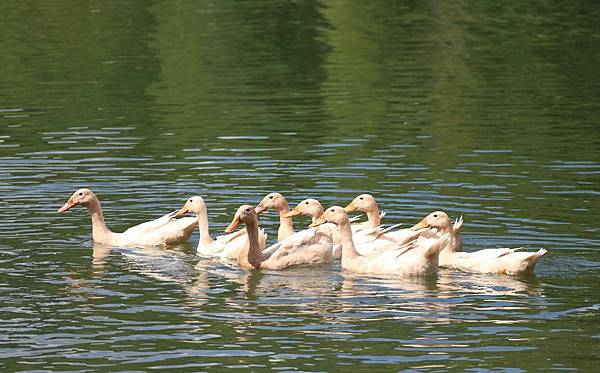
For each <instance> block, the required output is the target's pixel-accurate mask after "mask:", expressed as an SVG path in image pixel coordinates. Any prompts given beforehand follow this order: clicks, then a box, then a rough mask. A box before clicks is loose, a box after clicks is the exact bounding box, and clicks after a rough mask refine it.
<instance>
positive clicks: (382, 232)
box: [344, 194, 420, 255]
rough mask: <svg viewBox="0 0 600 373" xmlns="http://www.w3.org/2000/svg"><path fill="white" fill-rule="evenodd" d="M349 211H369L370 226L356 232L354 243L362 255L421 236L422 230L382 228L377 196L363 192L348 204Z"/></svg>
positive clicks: (345, 208) (380, 250) (347, 209)
mask: <svg viewBox="0 0 600 373" xmlns="http://www.w3.org/2000/svg"><path fill="white" fill-rule="evenodd" d="M344 210H345V211H346V212H347V213H348V212H353V211H356V210H358V211H363V212H366V213H367V217H368V219H369V220H368V221H367V223H368V227H367V228H365V229H362V230H360V231H358V232H353V233H354V236H353V237H354V243H355V245H356V249H357V250H358V252H359V253H361V254H362V255H370V254H372V253H377V252H383V251H385V250H387V249H389V248H394V247H396V246H397V245H398V244H405V243H408V242H410V241H413V240H415V239H417V237H419V234H420V232H418V231H415V230H411V229H409V228H407V229H400V230H395V231H394V230H391V229H392V228H394V227H395V226H392V227H390V228H386V229H382V228H381V225H380V224H381V217H382V215H381V214H380V212H379V206H377V202H376V201H375V198H374V197H373V196H372V195H370V194H361V195H359V196H357V197H356V198H354V200H352V202H350V203H349V204H348V206H346V207H344Z"/></svg>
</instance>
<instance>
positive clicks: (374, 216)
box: [367, 205, 381, 228]
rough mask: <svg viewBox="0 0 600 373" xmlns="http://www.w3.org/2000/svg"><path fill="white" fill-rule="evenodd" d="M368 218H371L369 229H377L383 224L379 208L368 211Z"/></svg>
mask: <svg viewBox="0 0 600 373" xmlns="http://www.w3.org/2000/svg"><path fill="white" fill-rule="evenodd" d="M367 217H368V218H369V227H370V228H376V227H378V226H379V225H380V224H381V216H380V214H379V207H377V205H375V207H374V208H372V209H370V210H369V211H367Z"/></svg>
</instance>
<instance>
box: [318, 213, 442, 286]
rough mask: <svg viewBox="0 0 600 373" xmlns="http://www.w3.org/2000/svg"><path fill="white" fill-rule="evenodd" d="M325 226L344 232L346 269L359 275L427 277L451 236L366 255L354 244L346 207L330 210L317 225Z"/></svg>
mask: <svg viewBox="0 0 600 373" xmlns="http://www.w3.org/2000/svg"><path fill="white" fill-rule="evenodd" d="M324 223H334V224H336V225H337V227H338V229H339V231H340V238H341V241H342V250H343V251H342V263H341V264H342V269H343V270H344V271H346V272H352V273H358V274H385V275H393V276H423V275H427V274H429V273H432V272H434V271H435V270H436V269H437V267H438V256H439V252H440V251H441V250H442V248H443V247H444V245H445V244H446V239H447V236H444V237H442V238H441V239H427V238H422V239H420V240H415V241H412V242H410V243H408V244H396V247H394V248H389V249H388V250H386V251H384V252H381V253H376V254H372V255H368V256H366V255H362V254H360V252H358V250H357V249H356V247H355V245H354V241H353V238H352V229H351V227H350V220H349V219H348V216H347V215H346V212H345V211H344V209H343V208H341V207H339V206H333V207H331V208H328V209H327V210H326V211H325V213H324V214H323V215H322V216H321V217H320V218H319V220H318V221H317V222H316V223H313V225H317V226H318V225H319V224H324Z"/></svg>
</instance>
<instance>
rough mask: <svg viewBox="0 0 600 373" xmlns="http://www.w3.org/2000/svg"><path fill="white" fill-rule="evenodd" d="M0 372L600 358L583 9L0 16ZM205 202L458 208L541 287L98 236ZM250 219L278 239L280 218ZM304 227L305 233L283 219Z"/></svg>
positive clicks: (239, 7)
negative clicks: (537, 254)
mask: <svg viewBox="0 0 600 373" xmlns="http://www.w3.org/2000/svg"><path fill="white" fill-rule="evenodd" d="M0 14H1V15H0V19H1V21H0V35H2V36H1V37H0V43H1V46H2V47H1V48H0V64H1V66H2V68H1V69H0V82H1V83H2V84H0V216H1V217H2V218H1V219H0V321H1V322H0V370H1V371H3V372H9V371H36V372H39V371H115V370H126V371H143V370H154V369H159V368H160V369H163V370H165V371H173V370H176V369H177V370H180V371H202V370H219V369H223V368H226V367H229V368H231V367H240V368H244V369H243V370H248V369H249V368H250V369H256V370H266V369H273V370H275V369H276V370H303V371H324V370H327V371H335V370H348V371H350V370H351V371H378V372H381V371H396V370H405V369H407V370H410V369H412V370H413V371H432V372H433V371H444V370H447V369H451V370H456V371H459V370H460V371H464V370H470V371H477V370H481V371H486V370H489V371H510V372H519V371H530V370H531V371H534V370H537V371H549V370H559V371H560V370H581V371H588V372H589V371H594V370H597V365H598V360H599V359H600V327H599V326H598V325H599V324H600V317H599V312H600V290H599V287H598V278H599V275H600V253H599V251H598V250H599V249H600V238H599V228H598V222H599V221H600V212H599V207H600V188H599V183H600V152H599V149H600V148H599V145H600V135H599V134H600V131H599V127H600V126H599V118H600V83H599V78H598V77H599V76H600V67H599V66H600V64H599V63H598V62H599V61H600V23H599V22H598V19H600V8H599V7H598V6H597V4H596V2H594V1H580V0H575V1H545V2H543V1H529V0H525V1H502V2H498V1H453V2H447V1H418V2H410V1H396V0H394V1H374V2H366V1H365V2H363V1H339V0H334V1H327V2H325V1H323V2H319V1H296V2H291V1H235V2H233V1H177V2H171V1H153V2H146V1H128V2H122V1H105V2H95V1H74V0H73V1H58V2H55V1H51V2H40V1H4V2H2V4H1V5H0ZM83 186H87V187H90V188H92V189H93V190H94V191H95V192H96V193H97V194H98V196H99V197H100V199H101V201H102V203H103V207H104V210H105V215H106V217H107V220H108V223H109V226H110V227H111V228H113V229H114V230H117V231H119V230H123V229H125V228H127V227H128V226H131V225H133V224H136V223H139V222H142V221H145V220H148V219H153V218H155V217H158V216H160V215H161V214H163V213H166V212H169V211H173V210H175V209H178V208H179V207H181V206H182V204H183V203H184V202H185V200H186V198H187V197H189V196H191V195H194V194H199V195H203V196H205V199H206V201H207V204H208V207H209V216H210V221H211V224H212V225H211V226H212V229H213V235H216V234H217V233H219V232H222V231H223V229H224V228H225V226H226V224H227V223H228V222H229V221H230V219H231V215H232V213H233V212H234V211H235V209H236V207H237V206H239V205H240V204H242V203H245V202H249V203H257V202H258V201H259V199H260V198H261V197H262V196H263V195H264V194H266V193H267V192H271V191H280V192H282V193H283V194H284V195H285V196H287V197H288V199H289V201H290V203H291V204H295V203H297V202H299V201H300V200H302V199H304V198H307V197H314V198H319V199H321V200H322V202H323V203H324V204H325V205H332V204H343V203H348V202H349V201H350V200H351V199H352V198H353V197H354V196H355V195H357V194H359V193H362V192H371V193H372V194H374V195H375V196H376V197H377V198H378V201H379V203H380V205H381V208H382V210H384V211H386V212H387V216H386V218H385V220H384V222H386V223H388V224H391V223H397V222H404V223H405V224H406V225H410V224H415V223H416V222H418V221H419V220H420V219H421V218H422V217H424V216H425V215H426V214H427V213H428V212H431V211H433V210H436V209H442V210H445V211H447V212H448V213H449V214H450V216H451V217H453V218H455V217H458V216H459V215H460V214H462V215H463V216H464V219H465V225H464V239H465V241H466V245H465V249H466V250H476V249H481V248H493V247H505V246H510V247H519V246H522V247H524V248H526V249H529V250H537V249H538V248H540V247H543V248H546V249H548V254H546V256H544V257H543V259H542V261H541V262H540V264H539V265H538V267H537V268H536V276H534V277H528V278H511V277H504V276H496V275H474V274H469V273H462V272H458V271H449V270H441V271H440V273H439V274H438V276H437V277H433V278H426V279H420V280H419V279H377V278H364V277H353V276H348V275H345V274H341V273H340V269H339V264H338V263H335V264H332V265H325V266H322V267H318V268H296V269H290V270H286V271H282V272H279V273H277V272H261V271H244V270H239V269H237V268H235V267H233V266H230V265H227V264H223V263H219V262H216V261H211V260H207V259H200V258H198V257H196V256H195V255H194V247H195V245H196V244H197V241H198V235H197V232H196V233H195V234H194V238H193V240H192V241H191V242H190V243H189V244H185V245H181V246H178V247H173V248H169V249H166V250H165V249H154V250H152V249H147V250H141V249H136V248H121V249H113V250H111V249H110V248H105V247H99V246H94V245H93V244H92V243H91V241H90V239H91V231H90V226H89V219H88V217H87V214H86V212H85V211H84V210H83V209H81V208H77V209H74V210H73V211H72V212H70V213H68V214H65V215H59V214H57V213H56V210H57V208H58V207H60V205H61V204H62V203H64V201H65V200H66V199H67V198H68V197H69V195H70V194H71V193H72V192H73V191H74V190H75V189H77V188H79V187H83ZM261 223H262V224H263V226H264V227H265V228H266V229H267V231H268V233H269V234H270V240H271V241H272V240H273V239H274V237H276V228H277V224H278V219H277V217H276V215H274V214H272V213H267V214H265V215H264V217H261ZM295 224H296V227H297V228H299V227H301V226H305V225H306V224H308V220H307V219H304V218H302V219H298V220H296V221H295Z"/></svg>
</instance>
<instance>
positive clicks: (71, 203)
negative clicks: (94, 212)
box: [58, 198, 77, 212]
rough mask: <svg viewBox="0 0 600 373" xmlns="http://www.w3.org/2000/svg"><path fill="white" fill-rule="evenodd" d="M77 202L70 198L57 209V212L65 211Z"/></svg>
mask: <svg viewBox="0 0 600 373" xmlns="http://www.w3.org/2000/svg"><path fill="white" fill-rule="evenodd" d="M76 205H77V202H75V201H73V200H72V199H71V198H69V200H68V201H67V202H65V204H64V205H62V207H61V208H59V209H58V212H65V211H67V210H69V209H70V208H71V207H73V206H76Z"/></svg>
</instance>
